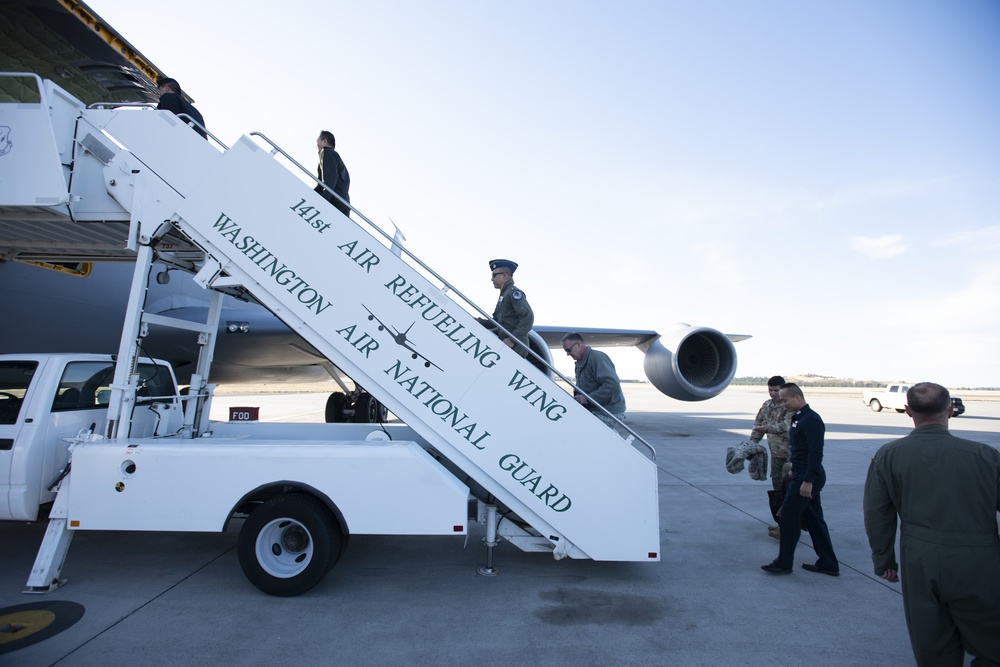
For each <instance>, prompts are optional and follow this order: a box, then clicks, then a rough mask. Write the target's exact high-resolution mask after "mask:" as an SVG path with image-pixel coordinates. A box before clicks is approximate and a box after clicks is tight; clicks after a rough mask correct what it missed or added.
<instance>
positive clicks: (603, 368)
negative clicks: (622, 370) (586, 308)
mask: <svg viewBox="0 0 1000 667" xmlns="http://www.w3.org/2000/svg"><path fill="white" fill-rule="evenodd" d="M562 347H563V351H564V352H565V353H566V354H568V355H569V356H570V357H571V358H572V359H573V361H575V362H576V365H575V367H574V371H575V373H576V386H578V387H579V388H580V390H581V391H583V392H584V393H586V394H587V395H588V396H590V398H592V399H594V401H596V402H597V403H599V404H600V405H601V406H603V407H604V409H605V410H607V411H608V412H610V413H611V414H612V415H614V416H615V417H616V418H617V419H618V421H623V420H624V419H625V395H624V394H623V393H622V383H621V380H619V379H618V373H617V372H616V371H615V365H614V363H612V361H611V358H610V357H609V356H608V355H606V354H605V353H603V352H601V351H600V350H595V349H594V348H592V347H589V346H588V345H587V344H586V343H585V342H584V341H583V336H581V335H580V334H578V333H568V334H566V335H565V336H563V339H562ZM573 398H574V399H575V400H576V402H577V403H579V404H580V405H582V406H584V407H585V408H587V409H588V410H590V411H591V412H592V413H593V414H594V416H595V417H597V418H598V419H600V420H601V421H602V422H604V423H605V424H607V425H608V426H610V427H611V428H613V429H616V428H617V426H618V425H617V424H616V423H615V421H614V420H613V419H611V418H610V417H608V416H607V415H605V414H604V413H603V412H601V411H600V410H597V409H596V408H595V407H594V406H593V405H591V403H590V401H589V400H588V399H587V396H584V395H583V394H577V393H574V395H573Z"/></svg>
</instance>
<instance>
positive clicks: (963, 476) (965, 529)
mask: <svg viewBox="0 0 1000 667" xmlns="http://www.w3.org/2000/svg"><path fill="white" fill-rule="evenodd" d="M906 403H907V404H906V414H908V415H909V416H910V418H912V419H913V426H914V429H913V431H912V432H911V433H910V434H909V435H908V436H906V437H905V438H901V439H899V440H895V441H893V442H890V443H888V444H886V445H883V446H882V447H880V448H879V450H878V451H877V452H875V456H874V457H873V458H872V462H871V465H870V466H869V467H868V477H867V479H866V480H865V495H864V512H865V532H866V533H867V534H868V543H869V544H870V545H871V550H872V562H873V564H874V566H875V574H877V575H879V576H880V577H882V578H883V579H885V580H886V581H890V582H893V583H896V582H898V581H900V580H902V586H903V608H904V610H905V613H906V627H907V630H909V633H910V645H911V646H912V647H913V656H914V657H915V658H916V660H917V664H918V665H955V666H956V667H957V666H958V665H962V664H964V660H965V652H969V653H971V654H972V655H974V656H976V657H975V659H973V661H972V664H973V665H997V664H1000V538H998V536H997V512H998V511H1000V452H998V451H997V450H996V449H995V448H993V447H990V446H989V445H984V444H982V443H979V442H974V441H972V440H963V439H962V438H957V437H955V436H953V435H951V433H949V432H948V419H949V418H951V416H952V414H953V412H954V408H953V406H952V403H951V396H950V395H949V393H948V390H947V389H945V388H944V387H942V386H941V385H938V384H934V383H931V382H921V383H919V384H915V385H913V386H912V387H910V389H909V391H907V392H906ZM897 515H898V516H899V532H900V538H899V552H900V562H899V563H898V564H897V562H896V555H895V543H896V517H897Z"/></svg>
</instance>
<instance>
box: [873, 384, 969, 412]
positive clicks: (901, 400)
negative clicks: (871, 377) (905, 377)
mask: <svg viewBox="0 0 1000 667" xmlns="http://www.w3.org/2000/svg"><path fill="white" fill-rule="evenodd" d="M909 388H910V385H908V384H889V385H886V387H885V389H881V390H879V391H866V392H864V394H863V398H862V399H861V400H863V401H864V402H865V405H867V406H868V407H870V408H871V409H872V410H874V411H875V412H881V411H882V408H892V409H893V410H895V411H896V412H906V392H907V390H908V389H909ZM951 404H952V407H953V408H954V409H955V414H954V416H955V417H957V416H959V415H960V414H962V413H963V412H965V403H963V402H962V399H961V398H959V397H958V396H952V397H951Z"/></svg>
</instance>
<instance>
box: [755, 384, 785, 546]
mask: <svg viewBox="0 0 1000 667" xmlns="http://www.w3.org/2000/svg"><path fill="white" fill-rule="evenodd" d="M783 384H785V379H784V378H783V377H781V376H780V375H775V376H774V377H772V378H771V379H769V380H768V381H767V394H768V396H770V398H769V399H767V400H766V401H764V404H763V405H761V406H760V410H758V411H757V417H756V419H754V422H753V431H751V433H750V442H752V443H755V444H756V443H758V442H760V441H761V439H762V438H763V437H764V436H765V435H766V436H767V445H768V448H769V449H770V450H771V486H772V487H773V488H774V490H775V491H778V490H780V489H781V486H782V482H781V478H782V476H783V475H784V472H785V464H786V463H788V458H789V456H791V446H790V445H789V444H788V428H789V425H790V422H791V419H790V415H789V414H788V410H787V409H786V408H785V406H784V404H782V403H780V402H779V401H778V390H779V389H781V385H783ZM767 534H768V535H770V536H771V537H774V538H778V539H780V537H781V533H780V532H779V529H778V526H768V528H767Z"/></svg>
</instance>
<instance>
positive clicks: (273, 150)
mask: <svg viewBox="0 0 1000 667" xmlns="http://www.w3.org/2000/svg"><path fill="white" fill-rule="evenodd" d="M250 136H252V137H259V138H260V139H263V140H264V141H265V142H267V144H268V145H269V146H270V147H271V155H272V156H273V155H274V154H275V153H281V155H282V156H284V158H285V159H287V160H288V161H289V162H291V163H292V164H294V165H295V166H296V167H298V168H299V169H300V170H301V171H302V173H304V174H306V175H307V176H308V177H309V178H310V179H312V180H313V181H315V182H316V183H317V184H318V185H321V186H323V189H324V190H326V191H327V192H330V193H332V194H333V195H334V196H335V197H336V198H337V199H338V200H340V201H341V202H343V204H344V205H345V206H347V207H348V208H350V209H351V211H353V212H354V213H357V214H358V217H360V218H361V219H362V220H364V221H365V222H366V223H368V225H369V226H370V227H371V228H372V229H374V230H375V231H377V232H378V233H379V234H381V235H382V236H383V237H384V238H385V239H386V240H387V241H388V242H389V243H390V244H392V246H395V247H398V248H399V249H400V251H402V252H405V253H406V256H407V257H409V258H410V259H412V260H413V261H414V262H416V263H417V264H418V265H419V266H420V267H421V268H422V269H423V270H424V271H426V272H427V273H429V274H430V275H432V276H434V278H436V279H437V280H438V281H440V282H441V284H442V285H443V286H444V287H445V288H446V289H447V290H448V291H449V292H454V293H455V294H457V295H458V296H459V297H460V298H461V299H462V301H464V302H465V303H466V305H468V306H471V307H472V308H473V309H474V310H475V311H476V312H477V313H479V314H480V315H482V316H483V317H484V318H485V319H486V320H488V321H489V322H491V323H492V324H494V325H495V326H496V328H497V329H499V330H500V331H502V332H504V333H505V334H507V335H508V336H510V338H511V340H517V338H515V336H514V334H512V333H511V332H510V331H508V330H507V329H505V328H504V327H503V326H501V325H500V323H499V322H496V321H495V320H494V319H493V318H492V317H491V316H490V315H488V314H487V313H486V312H485V311H484V310H483V309H481V308H480V307H479V306H477V305H476V304H475V302H473V301H472V300H471V299H470V298H468V297H467V296H465V294H463V293H462V292H461V291H460V290H458V289H456V288H455V286H454V285H452V284H451V283H449V282H448V281H447V280H445V278H444V277H443V276H441V275H439V274H438V273H437V272H436V271H435V270H434V269H432V268H431V267H429V266H427V265H426V264H425V263H424V262H423V261H421V260H420V258H419V257H417V256H416V255H414V254H413V253H412V252H410V251H409V250H407V249H406V248H405V247H403V245H402V244H400V243H397V242H396V240H395V239H394V238H393V237H392V236H389V234H388V233H387V232H385V231H384V230H383V229H382V228H381V227H379V226H378V225H376V224H375V223H374V222H372V221H371V220H369V219H368V218H367V217H366V216H365V214H363V213H362V212H361V211H359V210H358V209H356V208H354V207H353V206H351V203H350V202H347V201H344V200H343V199H342V198H341V197H340V195H338V194H337V193H336V192H333V190H331V189H330V188H329V187H328V186H327V185H326V183H324V182H322V181H321V180H319V179H318V178H317V177H316V176H314V175H313V173H312V171H310V170H309V169H306V168H305V167H304V166H302V165H301V164H299V162H298V161H297V160H296V159H295V158H293V157H292V156H291V155H289V154H288V152H287V151H285V150H284V149H282V148H281V147H280V146H278V144H276V143H274V142H273V141H271V140H270V139H269V138H268V137H267V136H265V135H264V134H263V133H261V132H251V133H250ZM525 347H527V346H525ZM527 349H528V354H530V355H531V356H532V357H534V358H535V359H537V360H538V361H540V362H541V363H542V365H543V366H545V367H546V368H548V369H549V370H550V371H552V372H553V373H554V374H555V375H558V376H559V377H560V378H561V379H562V380H563V381H564V382H565V383H566V384H568V385H569V386H570V387H572V388H573V390H574V391H578V392H579V393H580V394H581V395H583V396H586V397H587V400H588V401H590V403H591V404H592V405H595V406H597V407H598V408H599V409H600V411H601V412H603V413H604V414H605V415H607V416H609V417H611V418H612V419H614V420H615V422H616V423H618V424H619V425H621V427H622V428H624V429H625V430H626V431H628V432H629V433H630V434H631V435H632V437H633V438H634V439H635V440H638V441H639V442H641V443H642V444H644V445H645V446H646V447H647V448H648V449H649V452H650V454H651V456H652V458H653V459H654V460H655V459H656V450H655V449H654V448H653V446H652V445H650V444H649V443H648V442H646V441H645V440H644V439H643V437H642V436H640V435H639V434H638V433H636V432H635V431H633V430H632V429H631V428H629V427H628V426H626V425H625V424H624V423H622V422H621V421H619V420H618V418H617V417H615V416H614V415H613V414H611V413H610V412H608V411H607V410H606V409H605V408H604V406H603V405H601V404H600V403H598V402H597V401H595V400H593V399H592V398H591V397H590V396H589V395H588V394H587V392H585V391H583V390H582V389H580V388H579V387H577V386H576V385H575V384H573V382H572V381H571V380H570V379H569V378H568V377H566V376H565V375H563V374H562V373H560V372H559V371H558V370H557V369H556V368H555V367H554V366H552V365H551V364H549V363H548V362H547V361H545V359H543V358H542V357H540V356H539V355H538V354H536V353H535V352H534V351H533V350H532V349H531V348H527Z"/></svg>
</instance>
